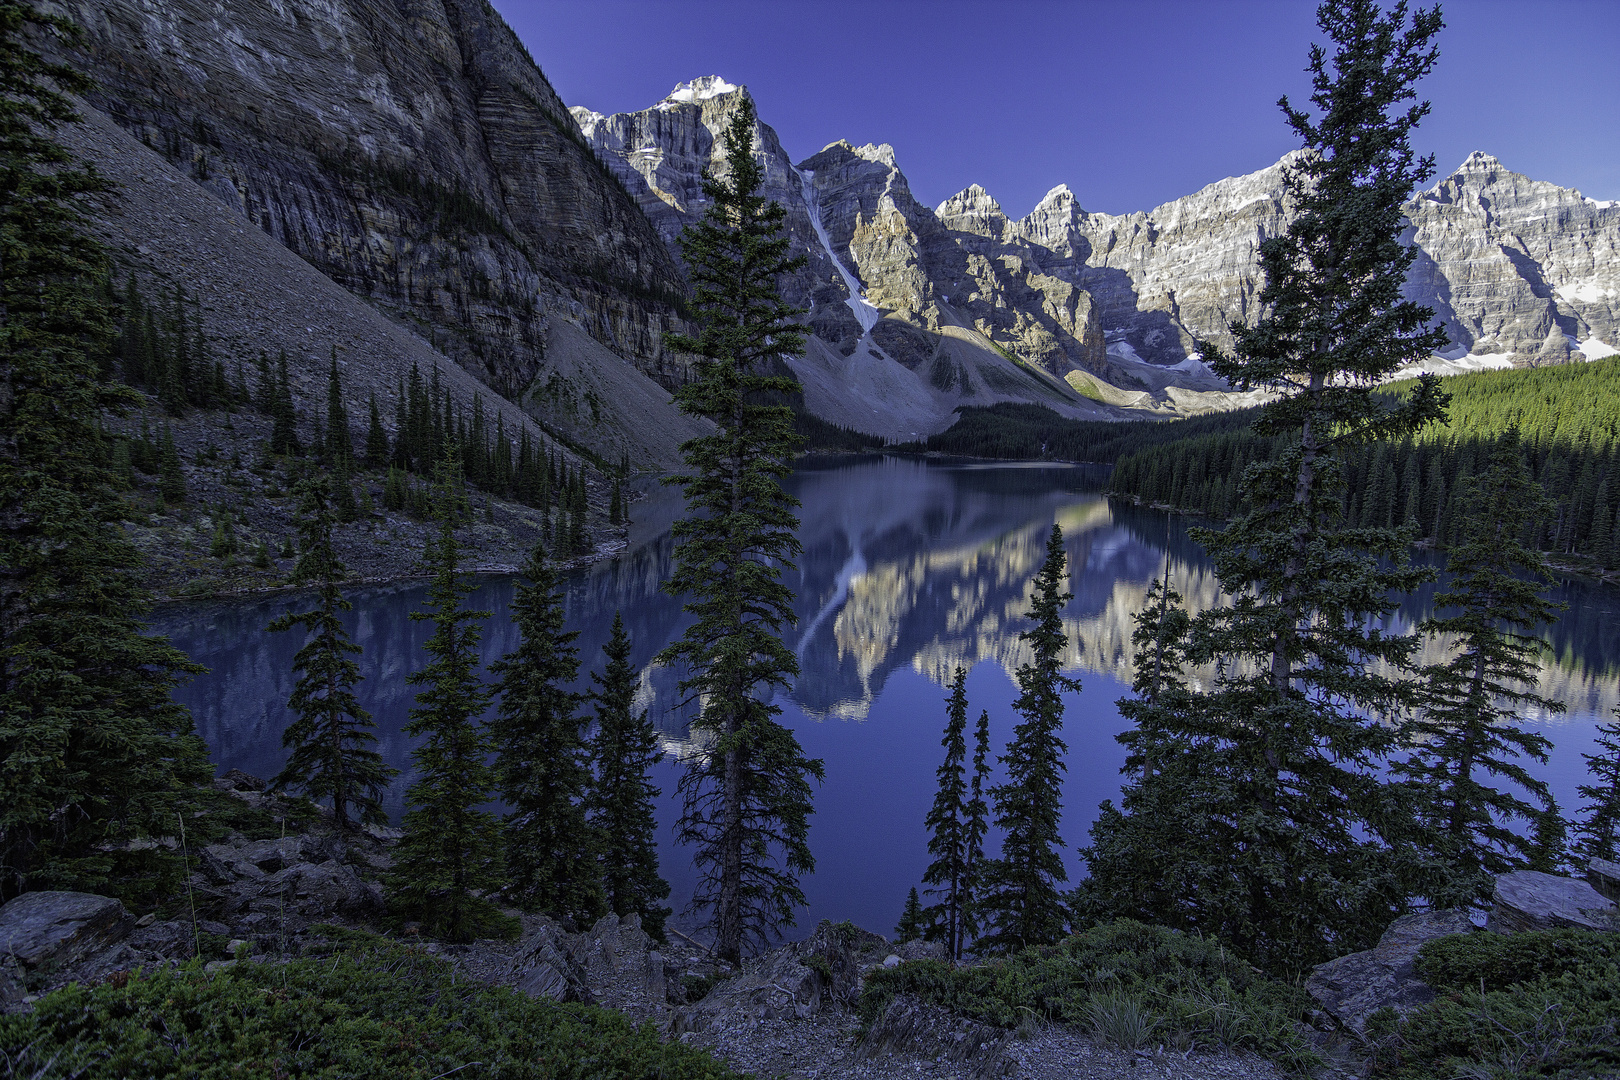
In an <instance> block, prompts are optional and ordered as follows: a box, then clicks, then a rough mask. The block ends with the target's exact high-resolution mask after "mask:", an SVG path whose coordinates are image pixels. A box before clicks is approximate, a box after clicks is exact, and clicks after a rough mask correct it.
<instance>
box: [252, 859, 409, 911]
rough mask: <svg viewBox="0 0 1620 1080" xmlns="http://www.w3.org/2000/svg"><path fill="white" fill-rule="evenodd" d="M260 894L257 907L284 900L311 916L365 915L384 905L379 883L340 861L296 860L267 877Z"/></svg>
mask: <svg viewBox="0 0 1620 1080" xmlns="http://www.w3.org/2000/svg"><path fill="white" fill-rule="evenodd" d="M258 897H259V899H258V901H257V903H256V904H255V908H256V910H260V911H263V910H265V908H264V903H265V902H266V901H273V902H275V903H278V904H279V903H282V902H285V903H286V904H287V906H288V908H289V909H291V910H293V911H296V912H297V913H298V914H300V915H309V916H325V915H330V914H332V913H337V914H341V915H363V914H367V913H369V912H375V911H379V910H381V908H382V906H383V898H382V893H381V891H379V890H378V888H377V886H375V885H373V884H371V883H370V882H368V881H363V880H361V878H360V875H358V874H356V873H355V872H354V870H353V869H352V868H350V867H348V866H345V865H344V864H342V863H339V862H324V863H293V864H292V865H291V866H288V867H287V868H286V869H285V870H278V871H277V872H276V873H274V874H271V875H270V876H269V877H267V878H265V879H264V883H263V884H262V885H260V886H259V888H258Z"/></svg>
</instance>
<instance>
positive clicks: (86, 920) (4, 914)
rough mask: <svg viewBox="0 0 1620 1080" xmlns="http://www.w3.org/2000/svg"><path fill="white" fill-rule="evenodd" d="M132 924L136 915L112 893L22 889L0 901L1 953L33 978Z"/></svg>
mask: <svg viewBox="0 0 1620 1080" xmlns="http://www.w3.org/2000/svg"><path fill="white" fill-rule="evenodd" d="M134 927H135V919H134V917H133V916H132V915H130V913H129V912H127V911H125V910H124V905H123V904H121V903H119V902H118V901H117V900H114V899H112V898H111V897H106V896H96V895H95V894H93V893H81V892H31V893H24V894H23V895H21V896H19V897H16V898H14V899H12V900H10V901H8V902H7V903H6V905H5V906H4V907H0V956H3V957H5V958H7V960H8V961H10V962H11V963H13V964H15V965H16V968H14V969H13V970H16V969H20V970H21V971H22V972H23V973H24V974H25V975H26V976H27V977H28V978H30V979H32V978H35V977H40V976H45V975H49V974H50V973H51V972H53V971H58V970H61V969H63V968H66V967H71V966H72V965H74V964H77V963H79V962H80V961H82V960H84V959H85V958H86V957H88V956H89V955H90V954H92V953H94V952H97V951H99V950H101V949H105V948H107V947H108V946H110V945H113V944H116V943H117V942H119V941H121V940H123V939H124V938H125V937H127V936H128V935H129V932H130V931H131V930H133V929H134Z"/></svg>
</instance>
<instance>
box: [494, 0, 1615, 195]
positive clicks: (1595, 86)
mask: <svg viewBox="0 0 1620 1080" xmlns="http://www.w3.org/2000/svg"><path fill="white" fill-rule="evenodd" d="M493 2H494V4H495V7H496V8H497V9H498V10H499V11H500V12H501V14H502V15H503V16H505V18H506V20H507V21H508V22H509V23H511V25H512V27H513V28H514V29H515V30H516V31H517V33H518V35H519V36H520V37H521V38H522V39H523V41H524V43H525V44H526V45H527V46H528V48H529V51H530V52H531V53H532V54H533V56H534V58H535V61H536V62H537V63H538V64H539V65H540V67H541V69H542V70H543V71H544V72H545V74H546V77H547V78H548V79H549V80H550V81H551V84H552V86H553V87H555V88H556V90H557V92H558V93H559V94H560V95H562V98H563V100H564V101H565V102H566V103H567V104H569V105H584V106H587V107H589V108H591V109H594V110H596V111H598V112H603V113H614V112H631V111H636V110H640V109H645V108H648V107H649V106H651V105H653V104H654V103H656V102H657V101H658V100H660V99H661V98H662V97H664V95H666V94H668V93H669V92H670V91H671V90H672V89H673V88H674V87H675V85H676V84H677V83H679V82H684V81H687V80H689V79H693V78H696V77H697V76H700V75H721V76H724V77H725V78H726V79H727V80H729V81H731V82H733V83H740V84H743V85H746V86H747V87H748V89H749V91H750V92H751V93H752V94H753V96H754V99H755V101H756V102H757V103H758V107H759V115H760V119H762V120H763V121H764V122H765V123H767V124H769V125H770V126H771V127H773V128H774V129H775V130H776V133H777V135H778V136H779V137H780V138H781V140H782V145H783V146H784V147H785V148H786V150H787V152H788V154H789V155H790V156H791V157H792V158H793V160H794V161H796V162H797V161H801V160H803V159H804V158H806V157H809V156H810V155H811V154H814V153H815V152H816V151H818V150H820V149H821V148H822V147H823V146H825V145H827V144H828V143H830V142H834V141H836V140H838V139H847V140H849V142H850V143H852V144H854V145H856V146H859V145H861V144H863V143H867V142H874V143H885V142H886V143H889V144H890V145H892V146H893V147H894V149H895V155H896V159H897V161H898V163H899V165H900V169H901V171H902V172H904V173H905V174H906V178H907V180H908V181H909V182H910V184H911V189H912V193H913V194H914V195H915V196H916V198H917V199H918V200H919V201H920V202H922V203H925V204H926V205H929V206H935V205H938V204H939V203H940V202H941V201H943V200H944V199H945V198H947V197H948V196H950V195H952V194H954V193H956V192H957V191H960V190H961V189H963V188H965V187H967V186H968V185H969V184H973V183H977V184H979V185H980V186H982V187H984V188H985V189H986V190H988V191H989V192H990V194H991V195H993V196H994V197H995V198H996V200H997V201H998V202H999V203H1000V204H1001V206H1002V209H1003V210H1004V211H1006V212H1007V213H1008V214H1010V215H1011V216H1013V217H1021V216H1022V215H1024V214H1025V213H1027V212H1028V211H1029V210H1030V209H1031V208H1033V207H1034V205H1035V204H1036V203H1037V202H1039V201H1040V198H1041V196H1042V195H1044V194H1045V193H1046V192H1047V191H1049V190H1050V189H1051V188H1053V187H1056V186H1057V185H1058V184H1068V185H1069V188H1070V189H1071V190H1072V191H1073V192H1074V193H1075V196H1076V198H1077V199H1078V200H1079V202H1080V205H1081V206H1082V207H1084V208H1085V209H1087V210H1090V211H1100V212H1105V213H1112V214H1118V213H1127V212H1130V211H1135V210H1148V209H1151V208H1153V207H1155V206H1157V205H1159V204H1161V203H1164V202H1167V201H1169V200H1171V199H1175V198H1178V197H1180V196H1182V195H1187V194H1190V193H1192V192H1194V191H1196V190H1198V189H1199V188H1201V187H1203V186H1204V185H1206V184H1210V183H1213V182H1215V181H1216V180H1220V179H1222V178H1223V177H1227V176H1236V175H1240V174H1243V173H1247V172H1253V171H1254V170H1256V169H1262V168H1265V167H1266V166H1267V165H1270V164H1272V163H1273V162H1275V161H1276V160H1277V159H1278V158H1279V157H1281V156H1282V155H1283V154H1285V153H1287V152H1288V151H1289V150H1292V149H1295V148H1296V147H1297V145H1298V143H1297V140H1296V139H1295V137H1294V136H1293V134H1292V132H1291V131H1290V130H1289V129H1288V127H1287V125H1286V124H1285V123H1284V121H1283V118H1282V114H1281V112H1280V111H1279V110H1278V108H1277V105H1276V102H1277V99H1278V97H1280V96H1281V95H1283V94H1287V95H1288V96H1289V98H1290V100H1291V101H1292V102H1293V103H1294V104H1295V106H1296V107H1298V106H1299V105H1300V104H1303V103H1305V102H1306V101H1307V99H1308V97H1309V92H1310V81H1309V76H1308V74H1307V73H1306V71H1305V65H1306V63H1307V59H1308V53H1309V48H1310V44H1311V42H1313V41H1320V40H1323V35H1322V34H1321V33H1320V32H1319V31H1318V30H1317V28H1316V25H1315V5H1314V3H1311V2H1307V0H1131V2H1125V0H1063V2H1058V0H493ZM1442 8H1443V11H1444V18H1445V21H1446V29H1444V30H1442V31H1441V33H1440V37H1439V40H1438V44H1439V47H1440V60H1439V63H1438V64H1437V66H1436V68H1435V71H1434V73H1433V74H1431V75H1430V76H1429V77H1428V78H1427V79H1425V80H1424V81H1423V82H1422V83H1421V84H1420V85H1419V93H1420V96H1421V97H1423V98H1426V99H1427V100H1429V101H1430V102H1431V103H1432V105H1433V112H1432V113H1431V114H1430V116H1429V117H1428V118H1427V119H1426V120H1425V121H1424V123H1423V124H1422V126H1421V127H1420V128H1419V129H1418V131H1417V133H1416V135H1415V136H1414V140H1413V142H1414V145H1415V147H1416V148H1417V149H1418V151H1419V152H1420V153H1424V154H1433V155H1434V156H1435V163H1436V165H1437V167H1438V169H1439V172H1438V174H1437V175H1438V176H1439V177H1444V176H1446V175H1448V174H1449V173H1450V172H1451V171H1452V170H1454V169H1455V168H1456V167H1457V166H1458V165H1459V164H1461V162H1462V161H1463V159H1464V158H1466V157H1467V156H1468V154H1469V153H1471V152H1472V151H1474V150H1483V151H1485V152H1486V153H1489V154H1494V155H1495V156H1496V157H1497V158H1499V159H1501V161H1502V162H1503V164H1505V165H1506V166H1507V167H1509V168H1511V169H1513V170H1514V171H1516V172H1521V173H1524V174H1526V175H1528V176H1531V177H1533V178H1535V179H1537V180H1547V181H1551V182H1552V183H1555V184H1560V185H1562V186H1564V187H1573V188H1578V189H1579V190H1580V191H1581V192H1582V193H1583V194H1585V195H1587V196H1588V197H1590V198H1594V199H1620V2H1616V0H1449V2H1447V3H1444V4H1442Z"/></svg>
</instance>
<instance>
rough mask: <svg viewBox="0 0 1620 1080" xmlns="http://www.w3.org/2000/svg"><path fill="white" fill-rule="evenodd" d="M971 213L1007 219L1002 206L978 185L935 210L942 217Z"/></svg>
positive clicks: (970, 187)
mask: <svg viewBox="0 0 1620 1080" xmlns="http://www.w3.org/2000/svg"><path fill="white" fill-rule="evenodd" d="M970 211H976V212H978V213H981V214H994V215H999V216H1001V217H1006V215H1005V214H1003V213H1002V211H1001V204H1000V203H998V202H996V200H995V199H994V198H993V197H992V196H991V194H990V193H989V192H988V191H986V190H984V188H982V187H980V186H979V185H978V184H969V185H968V186H967V187H965V188H963V189H962V190H961V191H958V192H957V193H956V194H955V195H952V196H951V197H950V198H948V199H946V200H945V201H944V202H942V203H940V204H939V205H938V206H936V207H935V208H934V213H935V214H936V215H938V216H940V217H944V216H945V215H947V214H953V215H954V214H960V213H964V212H970Z"/></svg>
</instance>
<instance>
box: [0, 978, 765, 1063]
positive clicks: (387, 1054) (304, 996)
mask: <svg viewBox="0 0 1620 1080" xmlns="http://www.w3.org/2000/svg"><path fill="white" fill-rule="evenodd" d="M0 1046H4V1047H7V1048H8V1049H7V1051H6V1055H7V1056H6V1062H7V1066H8V1068H9V1069H10V1074H11V1075H18V1076H36V1075H50V1076H77V1077H84V1078H86V1080H98V1078H107V1080H113V1078H123V1077H131V1076H139V1077H179V1076H184V1077H187V1078H188V1080H189V1078H195V1080H224V1078H226V1077H233V1078H234V1077H247V1076H262V1077H272V1076H299V1077H332V1078H336V1077H352V1076H386V1077H390V1078H402V1080H408V1078H414V1080H427V1078H430V1077H439V1076H445V1075H449V1074H450V1073H451V1072H452V1071H455V1070H459V1069H461V1068H462V1067H464V1066H466V1065H467V1064H468V1063H469V1062H477V1063H478V1065H477V1067H476V1069H470V1070H468V1073H467V1075H475V1076H478V1077H480V1078H499V1080H526V1078H531V1077H532V1078H535V1080H541V1078H544V1080H585V1078H587V1077H589V1078H598V1077H625V1078H646V1080H652V1078H655V1077H657V1078H661V1080H707V1078H723V1077H736V1076H739V1074H737V1073H733V1072H731V1071H730V1070H729V1069H727V1068H726V1067H725V1066H724V1065H723V1064H721V1063H720V1062H718V1061H716V1060H715V1059H714V1058H713V1057H711V1056H709V1055H708V1054H706V1053H703V1052H701V1051H698V1050H694V1049H692V1048H690V1047H686V1046H682V1045H679V1044H666V1043H663V1042H661V1041H660V1040H659V1038H658V1035H657V1032H656V1031H655V1030H654V1029H653V1027H652V1026H651V1025H650V1024H644V1025H642V1026H640V1027H636V1026H635V1025H634V1024H632V1023H631V1022H630V1020H628V1019H627V1018H625V1017H624V1016H622V1015H620V1014H618V1013H613V1012H609V1011H607V1010H604V1009H598V1008H594V1007H591V1006H584V1005H561V1004H558V1003H556V1002H553V1001H550V1000H546V999H531V998H528V997H525V996H524V995H522V994H519V993H517V992H516V991H513V990H510V989H506V988H504V987H501V988H497V987H489V986H486V985H484V984H482V983H477V982H469V981H467V980H466V979H460V980H458V979H457V978H456V977H455V975H454V973H453V971H452V969H451V967H450V966H449V965H448V964H445V963H443V962H441V961H438V960H435V959H433V958H432V957H429V956H427V955H426V954H424V953H422V952H420V951H416V950H410V949H405V948H401V947H398V946H385V947H378V948H374V949H366V950H357V951H354V952H348V953H343V954H340V955H339V956H338V957H336V958H333V959H327V960H295V961H292V962H290V963H287V964H258V963H249V962H238V963H237V964H236V965H234V966H233V967H231V968H230V969H228V970H226V971H221V972H217V973H215V974H213V975H206V974H204V973H203V971H202V969H201V967H200V966H198V965H197V964H195V963H193V964H190V965H187V966H186V967H184V968H180V969H173V970H165V971H160V972H157V973H142V974H137V975H135V976H134V977H131V978H128V979H127V980H124V979H121V978H120V979H116V980H114V981H111V982H108V983H104V984H102V985H100V986H96V987H93V988H91V987H84V986H79V985H73V986H69V987H66V988H64V989H62V990H58V991H56V992H54V993H52V994H48V995H46V996H45V997H44V998H42V999H41V1000H40V1001H39V1002H38V1004H36V1006H35V1007H34V1010H33V1011H32V1012H31V1013H26V1014H21V1015H12V1016H0Z"/></svg>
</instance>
